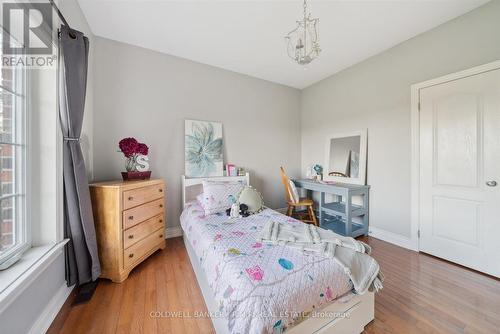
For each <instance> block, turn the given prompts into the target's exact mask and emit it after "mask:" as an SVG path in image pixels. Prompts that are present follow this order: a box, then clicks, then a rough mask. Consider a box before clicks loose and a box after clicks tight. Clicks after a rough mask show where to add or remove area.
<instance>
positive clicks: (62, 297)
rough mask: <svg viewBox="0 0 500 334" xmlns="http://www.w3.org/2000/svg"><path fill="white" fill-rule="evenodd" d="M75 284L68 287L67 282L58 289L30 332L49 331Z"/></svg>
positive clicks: (40, 333)
mask: <svg viewBox="0 0 500 334" xmlns="http://www.w3.org/2000/svg"><path fill="white" fill-rule="evenodd" d="M73 288H74V286H71V287H68V286H67V285H66V283H64V285H63V286H61V287H60V288H59V290H57V292H56V294H55V295H54V296H53V297H52V299H51V300H50V301H49V303H48V304H47V305H46V306H45V309H44V310H43V311H42V313H40V315H39V316H38V319H36V321H35V323H34V324H33V326H31V329H30V330H29V332H28V334H43V333H45V332H47V330H48V329H49V327H50V325H51V324H52V322H53V321H54V319H55V318H56V316H57V313H59V311H60V310H61V307H62V306H63V304H64V302H66V299H68V296H69V294H70V293H71V291H73Z"/></svg>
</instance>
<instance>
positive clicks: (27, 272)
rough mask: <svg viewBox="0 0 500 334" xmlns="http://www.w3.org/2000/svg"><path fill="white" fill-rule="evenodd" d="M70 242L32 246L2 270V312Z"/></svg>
mask: <svg viewBox="0 0 500 334" xmlns="http://www.w3.org/2000/svg"><path fill="white" fill-rule="evenodd" d="M66 242H68V239H65V240H63V241H61V242H59V243H57V244H49V245H44V246H38V247H32V248H30V249H28V250H27V251H26V252H25V253H24V254H23V256H22V257H21V259H19V261H17V262H16V263H14V264H13V265H12V266H11V267H10V268H7V269H5V270H2V271H0V313H2V312H3V311H4V309H5V308H7V307H8V306H9V305H10V303H11V302H12V301H13V300H15V299H16V298H17V296H18V295H19V294H20V293H21V292H23V291H24V289H25V288H26V287H28V286H29V285H30V283H32V282H33V281H34V280H35V279H36V278H37V277H38V275H40V274H41V273H42V272H43V271H44V270H45V269H46V268H47V267H48V266H49V265H50V264H51V263H52V262H53V261H54V260H55V259H56V258H57V256H58V255H59V254H61V253H62V251H63V247H64V245H65V244H66Z"/></svg>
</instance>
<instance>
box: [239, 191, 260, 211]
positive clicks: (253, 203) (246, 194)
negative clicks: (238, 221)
mask: <svg viewBox="0 0 500 334" xmlns="http://www.w3.org/2000/svg"><path fill="white" fill-rule="evenodd" d="M241 204H245V205H246V206H248V213H250V214H255V213H259V212H260V211H262V210H263V209H264V201H263V199H262V195H261V194H260V192H258V191H257V190H255V189H254V188H253V187H251V186H246V187H244V188H243V190H242V191H241V192H240V194H239V195H238V206H239V205H241Z"/></svg>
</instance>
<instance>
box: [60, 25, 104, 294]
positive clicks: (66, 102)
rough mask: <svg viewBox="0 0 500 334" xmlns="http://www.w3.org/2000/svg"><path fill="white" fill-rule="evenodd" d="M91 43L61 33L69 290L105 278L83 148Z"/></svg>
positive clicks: (73, 32) (67, 30) (78, 35)
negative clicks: (81, 139) (102, 275)
mask: <svg viewBox="0 0 500 334" xmlns="http://www.w3.org/2000/svg"><path fill="white" fill-rule="evenodd" d="M88 55H89V40H88V38H87V37H85V36H84V35H83V33H81V32H79V31H76V30H73V29H70V28H69V27H68V26H65V25H63V26H61V29H60V33H59V58H58V59H59V68H58V71H59V75H58V86H59V87H58V95H59V118H60V123H61V129H62V133H63V137H64V145H63V178H64V236H65V238H68V239H69V240H70V241H69V242H68V243H67V245H66V252H65V260H66V281H67V284H68V286H71V285H73V284H78V285H81V284H84V283H88V282H91V281H95V280H96V279H97V278H98V277H99V276H100V274H101V266H100V264H99V257H98V253H97V241H96V235H95V228H94V218H93V216H92V204H91V202H90V192H89V185H88V180H87V173H86V169H85V161H84V160H83V154H82V149H81V147H80V135H81V132H82V124H83V114H84V109H85V93H86V88H87V69H88Z"/></svg>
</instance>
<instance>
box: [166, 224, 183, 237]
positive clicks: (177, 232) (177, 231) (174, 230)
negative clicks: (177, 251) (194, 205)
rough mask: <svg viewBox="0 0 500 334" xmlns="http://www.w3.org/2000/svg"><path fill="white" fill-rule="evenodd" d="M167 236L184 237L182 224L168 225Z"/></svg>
mask: <svg viewBox="0 0 500 334" xmlns="http://www.w3.org/2000/svg"><path fill="white" fill-rule="evenodd" d="M165 237H166V238H167V239H168V238H175V237H182V227H180V226H173V227H167V232H166V233H165Z"/></svg>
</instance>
